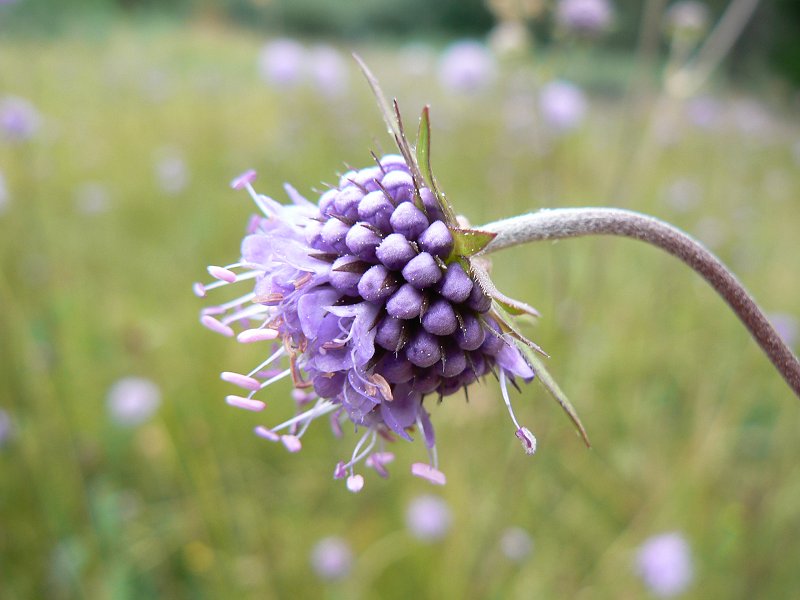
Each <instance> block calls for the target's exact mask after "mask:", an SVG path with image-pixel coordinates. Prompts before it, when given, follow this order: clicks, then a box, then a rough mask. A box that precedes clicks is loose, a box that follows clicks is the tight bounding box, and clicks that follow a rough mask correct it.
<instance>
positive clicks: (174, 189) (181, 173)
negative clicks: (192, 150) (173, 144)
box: [154, 148, 189, 196]
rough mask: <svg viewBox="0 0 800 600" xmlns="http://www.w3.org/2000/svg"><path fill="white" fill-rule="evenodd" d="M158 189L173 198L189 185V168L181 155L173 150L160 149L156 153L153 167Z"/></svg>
mask: <svg viewBox="0 0 800 600" xmlns="http://www.w3.org/2000/svg"><path fill="white" fill-rule="evenodd" d="M154 169H155V175H156V181H157V182H158V187H159V188H161V190H162V191H163V192H164V193H165V194H169V195H170V196H175V195H177V194H180V193H181V192H182V191H183V190H185V189H186V186H187V185H189V167H188V165H187V164H186V159H185V158H184V156H183V153H182V152H180V151H179V150H177V149H175V148H162V149H161V150H159V151H158V152H156V161H155V165H154Z"/></svg>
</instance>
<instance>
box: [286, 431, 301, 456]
mask: <svg viewBox="0 0 800 600" xmlns="http://www.w3.org/2000/svg"><path fill="white" fill-rule="evenodd" d="M281 443H282V444H283V445H284V446H286V449H287V450H288V451H289V452H300V450H301V449H302V448H303V444H301V443H300V438H299V437H297V436H296V435H282V436H281Z"/></svg>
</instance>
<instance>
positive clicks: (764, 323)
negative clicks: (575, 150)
mask: <svg viewBox="0 0 800 600" xmlns="http://www.w3.org/2000/svg"><path fill="white" fill-rule="evenodd" d="M480 229H481V230H483V231H490V232H492V233H496V234H497V237H495V238H494V240H492V242H491V243H489V245H488V246H487V247H486V249H485V250H484V253H489V252H496V251H497V250H502V249H503V248H509V247H511V246H517V245H519V244H524V243H527V242H535V241H540V240H558V239H562V238H571V237H580V236H587V235H616V236H623V237H630V238H634V239H637V240H641V241H643V242H647V243H648V244H652V245H654V246H658V247H659V248H661V249H662V250H665V251H667V252H669V253H670V254H672V255H673V256H676V257H677V258H679V259H681V260H682V261H683V262H684V263H686V264H687V265H689V266H690V267H691V268H692V269H694V270H695V271H697V272H698V273H699V274H700V275H702V276H703V278H704V279H705V280H706V281H707V282H708V283H709V284H711V286H712V287H713V288H714V289H715V290H716V291H717V293H718V294H719V295H720V296H722V297H723V298H724V299H725V301H726V302H727V303H728V305H729V306H730V307H731V308H732V309H733V312H735V313H736V315H737V316H738V317H739V319H741V321H742V323H744V325H745V327H747V329H748V330H749V331H750V334H751V335H752V336H753V337H754V338H755V339H756V341H757V342H758V344H759V345H760V346H761V348H762V350H764V352H765V353H766V355H767V356H768V357H769V359H770V361H772V364H773V365H775V368H776V369H778V371H779V372H780V374H781V375H782V376H783V378H784V379H785V380H786V383H788V384H789V387H791V388H792V390H793V391H794V393H795V394H796V395H797V396H798V398H800V361H798V359H797V357H796V356H795V355H794V354H793V353H792V351H791V350H790V349H789V347H788V346H787V345H786V344H785V343H784V342H783V340H782V339H781V338H780V336H779V335H778V333H777V332H776V331H775V328H774V327H773V326H772V325H771V324H770V322H769V320H768V319H767V318H766V317H765V316H764V313H763V311H762V310H761V309H760V308H759V307H758V305H757V304H756V302H755V300H753V298H752V297H751V296H750V294H748V293H747V290H745V288H744V286H743V285H742V284H741V283H740V282H739V281H738V280H737V279H736V277H735V276H734V275H733V274H732V273H731V272H730V271H729V270H728V269H727V267H725V265H723V264H722V263H721V262H720V260H719V259H718V258H717V257H716V256H714V255H713V254H712V253H711V252H709V251H708V250H707V249H706V248H705V247H704V246H703V245H702V244H701V243H700V242H698V241H697V240H695V239H693V238H692V237H690V236H689V235H687V234H686V233H684V232H682V231H680V230H679V229H677V228H675V227H673V226H672V225H669V224H667V223H665V222H663V221H660V220H658V219H656V218H653V217H649V216H647V215H643V214H641V213H637V212H633V211H630V210H622V209H617V208H557V209H551V210H540V211H538V212H535V213H529V214H526V215H520V216H518V217H512V218H510V219H503V220H502V221H495V222H494V223H489V224H488V225H484V226H483V227H480Z"/></svg>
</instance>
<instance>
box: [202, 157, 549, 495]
mask: <svg viewBox="0 0 800 600" xmlns="http://www.w3.org/2000/svg"><path fill="white" fill-rule="evenodd" d="M254 179H255V173H254V172H252V171H251V172H248V173H245V174H244V175H242V176H241V177H239V178H237V179H236V180H235V181H234V182H233V187H235V188H246V189H247V190H248V191H249V192H250V194H251V196H252V197H253V199H254V201H255V202H256V204H257V205H258V207H259V208H260V209H261V210H262V212H263V213H264V215H265V216H263V217H262V216H258V217H254V218H253V219H252V220H251V222H250V225H249V228H248V235H247V236H246V237H245V238H244V240H243V242H242V259H241V261H240V262H238V263H235V264H232V265H228V266H227V267H218V266H213V267H209V273H210V274H211V275H212V277H214V278H215V279H216V280H217V281H215V282H214V283H212V284H209V285H202V284H196V285H195V293H196V294H198V295H199V296H205V294H206V292H207V291H209V290H210V289H212V288H214V287H220V286H224V285H227V284H230V283H234V282H237V281H242V280H251V281H254V283H255V285H254V289H253V290H252V291H251V292H250V293H248V294H246V295H244V296H242V297H240V298H236V299H234V300H232V301H230V302H227V303H224V304H221V305H217V306H213V307H210V308H206V309H205V310H204V311H203V312H202V315H201V322H202V323H203V324H204V325H205V326H207V327H208V328H210V329H212V330H214V331H217V332H219V333H222V334H224V335H227V336H233V335H234V331H233V329H232V327H231V326H232V325H234V324H237V325H243V326H244V327H245V330H244V331H242V332H241V333H239V335H238V339H239V341H240V342H245V343H248V342H258V341H265V340H266V341H269V340H274V339H276V338H279V339H280V341H281V342H282V343H281V344H279V345H276V347H275V349H274V351H273V353H272V354H271V356H270V357H269V358H268V359H267V360H266V361H264V363H262V364H261V365H259V366H258V367H256V368H255V369H254V370H252V371H251V372H250V373H248V374H246V375H245V374H239V373H227V372H226V373H223V374H222V377H223V379H225V380H226V381H228V382H230V383H232V384H234V385H237V386H239V387H241V388H243V389H244V390H247V391H248V392H249V394H248V395H247V396H229V397H228V403H229V404H232V405H234V406H238V407H240V408H244V409H248V410H254V411H260V410H263V408H265V403H264V402H263V401H260V400H256V399H255V398H254V397H253V396H254V395H255V394H256V393H257V392H258V391H260V390H262V389H264V388H265V387H267V386H268V385H270V384H271V383H273V382H274V381H277V380H279V379H282V378H284V377H291V378H292V380H293V382H294V385H295V387H296V388H297V389H296V396H295V401H296V402H297V406H298V411H297V414H296V416H295V417H293V418H292V419H289V420H288V421H287V422H285V423H283V424H281V425H278V426H276V427H272V428H267V427H262V426H259V427H257V428H256V433H257V434H258V435H259V436H261V437H263V438H265V439H268V440H271V441H280V442H282V443H283V444H284V446H286V448H287V449H289V450H290V451H297V450H299V449H300V447H301V443H300V437H301V436H302V434H303V433H304V432H305V430H306V429H307V427H308V426H309V424H310V423H311V422H312V421H313V420H315V419H316V418H318V417H321V416H324V415H328V416H329V417H330V420H331V426H332V428H333V430H334V432H335V433H337V434H338V433H340V432H341V426H342V423H343V422H344V421H346V420H349V421H351V422H352V423H354V424H355V425H356V427H357V428H359V427H363V428H365V429H366V432H365V433H364V434H363V435H362V437H361V438H360V440H359V441H358V443H357V444H356V448H355V450H354V452H353V455H352V457H351V459H350V460H349V461H341V462H339V463H338V464H337V466H336V468H335V470H334V477H335V478H337V479H346V481H347V487H348V489H350V490H351V491H354V492H355V491H359V490H360V489H361V487H362V486H363V483H364V480H363V477H362V476H361V475H358V474H356V473H355V472H354V469H353V467H354V465H355V464H357V463H359V462H361V461H362V460H364V461H365V464H366V465H367V466H369V467H371V468H373V469H375V470H376V471H377V472H378V474H380V475H383V476H385V475H386V474H387V470H386V465H387V464H388V463H389V462H391V461H392V460H393V458H394V456H393V455H392V454H391V453H389V452H386V451H385V449H384V447H383V446H384V442H385V441H386V440H391V439H393V438H394V437H395V436H397V437H401V438H403V439H406V440H411V439H412V438H411V434H412V433H413V432H414V431H415V430H417V431H419V432H420V433H421V436H422V438H423V440H424V442H425V445H426V446H427V448H428V451H429V456H430V464H425V463H415V464H414V465H413V466H412V473H413V474H415V475H417V476H420V477H423V478H425V479H428V480H429V481H432V482H434V483H440V484H441V483H444V480H445V478H444V475H443V474H442V473H441V472H440V471H439V470H438V468H437V464H436V452H435V445H434V432H433V427H432V425H431V422H430V418H429V414H428V411H427V410H426V409H425V407H424V406H423V398H424V397H426V396H428V395H434V396H438V397H439V398H441V397H444V396H449V395H451V394H454V393H455V392H458V391H459V390H461V389H464V388H466V387H467V386H468V385H469V384H471V383H472V382H474V381H475V380H476V379H478V378H480V377H482V376H483V375H485V374H487V373H489V372H490V371H494V372H495V374H497V375H498V376H499V377H500V380H501V384H502V389H503V392H504V396H506V402H507V405H508V406H509V410H510V404H509V403H508V400H507V391H506V387H505V381H506V379H507V378H511V379H512V380H513V379H514V378H515V377H519V378H521V379H523V380H529V379H531V378H532V377H533V375H534V374H533V371H532V370H531V368H530V366H529V365H528V363H527V362H526V361H525V359H524V358H523V356H522V354H521V353H520V351H519V350H518V348H517V347H516V345H515V343H514V342H512V341H511V340H510V339H508V338H506V337H505V335H504V334H503V333H502V331H501V328H500V326H499V325H498V323H497V321H496V320H495V319H493V318H492V317H491V316H490V309H491V307H492V300H491V298H490V297H489V296H488V295H487V294H486V293H484V291H483V290H482V289H481V287H480V286H479V285H478V284H477V283H476V281H475V280H474V278H473V276H472V275H471V273H470V268H469V264H468V262H466V261H465V260H463V259H460V258H459V257H457V256H454V254H455V253H454V252H453V249H454V233H453V231H452V230H451V228H450V227H449V226H448V224H447V223H446V221H445V219H444V215H443V213H442V208H441V206H440V205H439V203H438V201H437V199H436V197H435V196H434V194H433V193H432V192H431V190H430V189H428V188H427V187H423V186H417V185H415V181H414V178H413V177H412V175H411V172H410V170H409V168H408V166H407V164H406V162H405V160H404V159H403V158H402V157H401V156H399V155H387V156H384V157H383V158H381V159H379V160H376V164H375V165H374V166H372V167H368V168H364V169H361V170H359V171H354V170H353V171H348V172H347V173H345V174H343V175H342V176H341V178H340V180H339V182H338V186H337V187H335V188H332V189H329V190H328V191H326V192H325V193H323V194H322V195H321V196H320V198H319V202H318V204H314V203H312V202H309V201H308V200H306V199H305V198H303V197H302V196H301V195H300V194H299V193H298V192H297V191H296V190H295V189H294V188H292V187H291V186H288V185H287V186H286V190H287V193H288V195H289V197H290V198H291V200H292V201H293V203H292V205H289V206H285V205H281V204H280V203H278V202H276V201H274V200H272V199H270V198H267V197H266V196H263V195H260V194H257V193H256V192H255V191H254V190H253V188H252V185H251V184H252V181H253V180H254ZM248 327H249V328H248ZM282 357H286V358H288V361H289V368H287V369H285V370H283V371H280V370H278V371H275V370H274V369H270V368H268V367H269V366H270V365H272V364H273V363H274V362H275V361H276V360H278V359H279V358H282ZM512 418H513V413H512ZM514 421H515V424H516V419H514ZM517 429H518V437H520V433H519V432H520V431H522V435H521V437H520V439H521V440H522V441H523V445H526V442H528V443H527V445H526V447H527V448H530V447H535V440H534V439H533V436H532V435H531V434H530V432H529V431H528V430H527V429H524V428H520V427H519V425H518V424H517ZM283 430H286V433H279V432H281V431H283ZM532 444H533V446H532Z"/></svg>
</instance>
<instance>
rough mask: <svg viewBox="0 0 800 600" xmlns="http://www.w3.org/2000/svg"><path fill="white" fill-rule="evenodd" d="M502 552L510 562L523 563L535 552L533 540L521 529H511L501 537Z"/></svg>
mask: <svg viewBox="0 0 800 600" xmlns="http://www.w3.org/2000/svg"><path fill="white" fill-rule="evenodd" d="M500 550H501V551H502V552H503V554H504V555H505V557H506V558H508V559H509V560H511V561H514V562H518V563H521V562H523V561H524V560H525V559H527V558H528V557H529V556H530V555H531V553H532V552H533V540H532V539H531V536H530V534H529V533H528V532H527V531H525V530H524V529H522V528H521V527H509V528H508V529H506V530H505V531H503V534H502V536H501V537H500Z"/></svg>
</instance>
